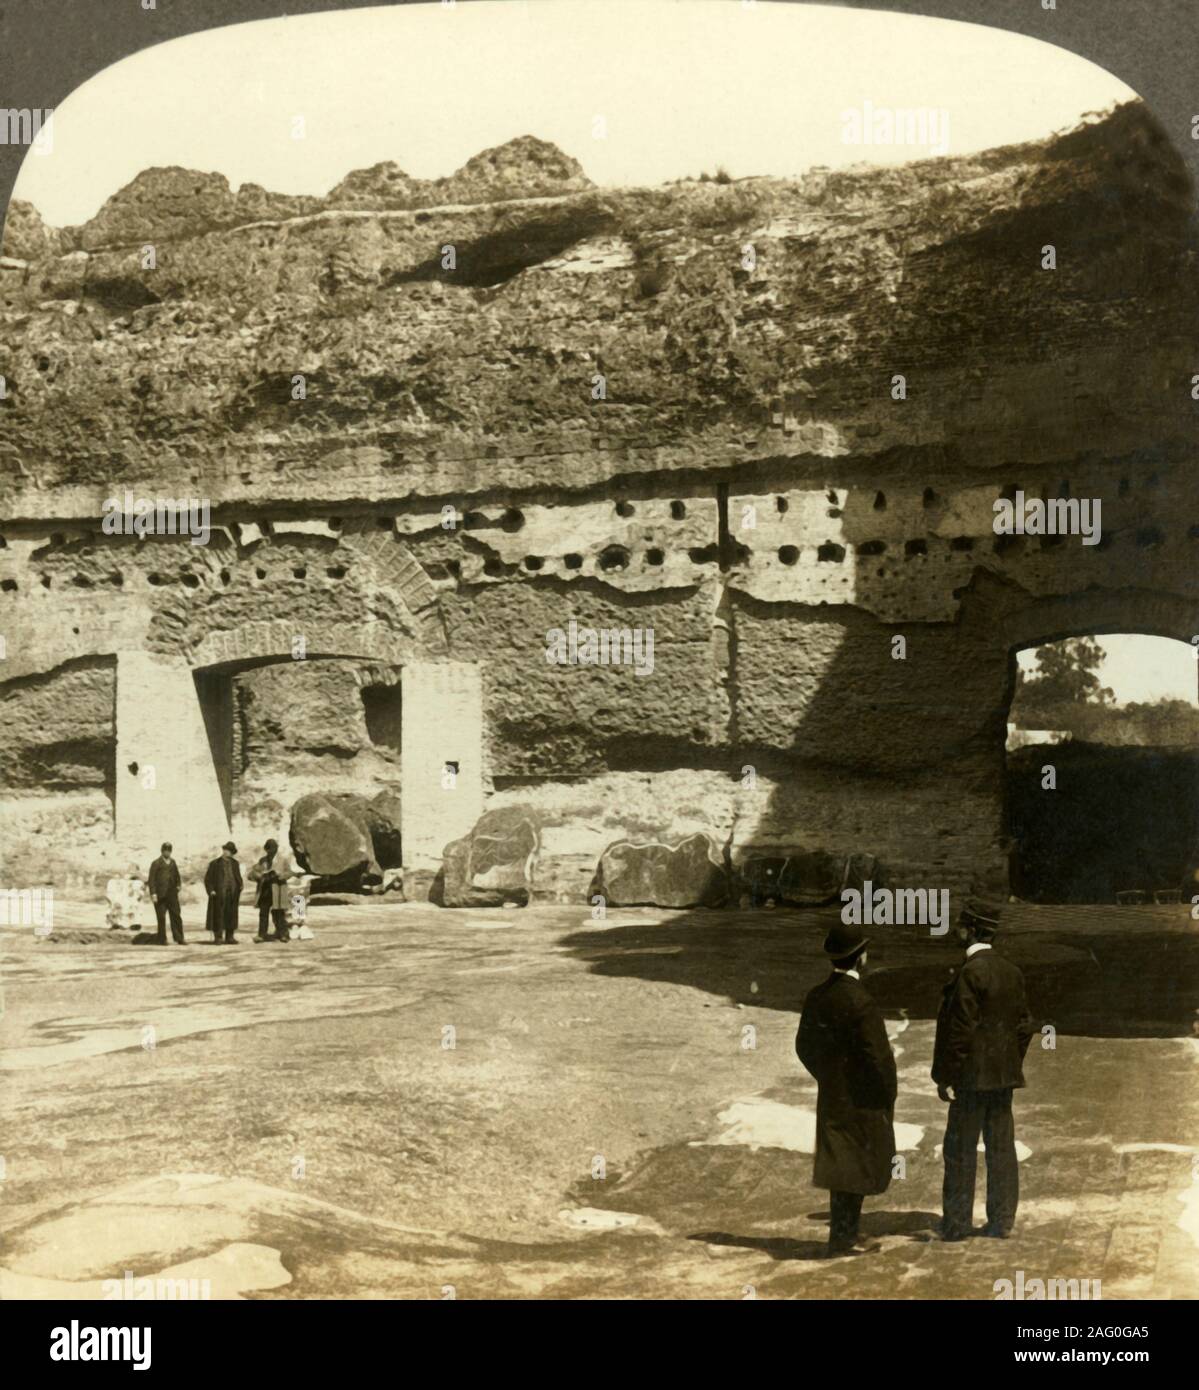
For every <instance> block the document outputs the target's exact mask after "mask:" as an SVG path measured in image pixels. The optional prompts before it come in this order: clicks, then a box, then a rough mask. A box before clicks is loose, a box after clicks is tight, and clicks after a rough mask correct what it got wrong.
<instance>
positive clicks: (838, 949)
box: [824, 922, 870, 960]
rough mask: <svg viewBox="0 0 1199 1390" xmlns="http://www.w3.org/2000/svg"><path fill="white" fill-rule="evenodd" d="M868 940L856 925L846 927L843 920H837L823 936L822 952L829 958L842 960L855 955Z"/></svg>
mask: <svg viewBox="0 0 1199 1390" xmlns="http://www.w3.org/2000/svg"><path fill="white" fill-rule="evenodd" d="M869 940H870V938H869V937H868V936H863V935H862V933H861V932H860V931H859V930H858V929H857V927H847V926H846V925H845V923H844V922H838V923H837V925H836V926H835V927H834V928H833V929H832V931H830V932H829V934H828V935H827V936H826V937H825V938H824V954H825V955H826V956H828V958H829V959H830V960H844V959H845V958H846V957H847V956H855V955H857V953H858V952H859V951H860V950H861V949H862V948H863V947H864V946H865V945H866V943H867V942H868V941H869Z"/></svg>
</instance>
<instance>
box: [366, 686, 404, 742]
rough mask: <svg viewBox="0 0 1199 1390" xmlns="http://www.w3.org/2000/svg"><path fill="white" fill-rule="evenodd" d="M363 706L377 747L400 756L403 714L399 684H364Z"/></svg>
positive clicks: (370, 733) (367, 726)
mask: <svg viewBox="0 0 1199 1390" xmlns="http://www.w3.org/2000/svg"><path fill="white" fill-rule="evenodd" d="M362 708H363V711H364V713H365V715H366V732H367V735H368V736H369V738H370V741H371V742H372V743H373V744H374V745H375V747H376V748H386V749H388V750H389V751H390V752H393V753H395V754H396V756H397V757H398V756H399V753H400V746H401V745H400V729H401V724H402V716H403V710H402V704H401V692H400V686H399V684H398V683H397V684H395V685H364V686H363V687H362Z"/></svg>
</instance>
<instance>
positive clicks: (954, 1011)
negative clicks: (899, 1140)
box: [932, 895, 1036, 1241]
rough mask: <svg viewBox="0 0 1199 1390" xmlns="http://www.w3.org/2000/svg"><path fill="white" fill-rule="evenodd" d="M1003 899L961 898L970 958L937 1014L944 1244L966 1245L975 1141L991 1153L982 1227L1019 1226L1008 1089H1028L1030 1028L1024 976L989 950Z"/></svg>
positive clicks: (993, 1230) (997, 1231) (986, 1231)
mask: <svg viewBox="0 0 1199 1390" xmlns="http://www.w3.org/2000/svg"><path fill="white" fill-rule="evenodd" d="M1002 910H1003V903H1002V899H1000V898H999V897H997V896H995V897H984V896H981V895H974V896H971V897H969V898H967V900H966V903H965V905H964V906H963V908H962V914H961V919H960V922H959V926H958V939H959V940H960V941H962V942H963V943H964V944H965V947H966V959H965V961H964V962H963V964H962V966H961V968H960V969H959V970H958V971H957V972H956V974H955V975H954V976H953V977H952V979H951V980H950V981H949V983H948V984H947V985H946V986H945V990H944V993H943V995H942V999H941V1007H940V1010H939V1011H938V1013H937V1036H936V1040H935V1042H934V1044H933V1069H932V1077H933V1080H934V1081H935V1082H936V1083H937V1095H938V1096H939V1097H940V1098H941V1099H942V1100H943V1101H948V1103H949V1118H948V1122H947V1123H946V1126H945V1144H944V1150H943V1152H944V1157H945V1180H944V1184H943V1187H942V1212H943V1216H942V1221H941V1239H942V1240H951V1241H957V1240H965V1239H966V1237H967V1236H969V1235H970V1234H971V1233H972V1231H973V1227H974V1178H975V1171H976V1169H977V1166H978V1137H979V1134H980V1133H981V1134H982V1139H983V1144H984V1145H985V1147H986V1152H987V1224H986V1226H985V1227H984V1228H983V1235H985V1236H995V1237H998V1238H1000V1239H1005V1238H1006V1237H1007V1236H1009V1235H1010V1234H1011V1231H1012V1227H1013V1225H1014V1224H1015V1221H1016V1206H1017V1203H1018V1201H1019V1195H1020V1177H1019V1172H1018V1169H1017V1165H1016V1130H1015V1124H1014V1121H1013V1119H1012V1091H1013V1089H1014V1088H1015V1087H1017V1086H1023V1085H1024V1070H1023V1063H1024V1054H1025V1053H1026V1052H1027V1051H1028V1044H1029V1042H1030V1041H1031V1039H1032V1035H1033V1033H1034V1032H1035V1031H1036V1030H1035V1028H1034V1027H1033V1021H1032V1016H1031V1015H1030V1014H1029V1012H1028V1004H1027V1002H1026V999H1025V995H1024V976H1023V975H1021V973H1020V971H1019V970H1018V969H1017V968H1016V966H1014V965H1013V964H1012V963H1011V961H1009V960H1005V959H1004V958H1003V957H1002V956H1001V955H999V954H998V952H996V951H995V950H994V949H993V946H992V943H993V941H994V939H995V933H996V932H997V931H998V930H999V918H1000V914H1001V912H1002Z"/></svg>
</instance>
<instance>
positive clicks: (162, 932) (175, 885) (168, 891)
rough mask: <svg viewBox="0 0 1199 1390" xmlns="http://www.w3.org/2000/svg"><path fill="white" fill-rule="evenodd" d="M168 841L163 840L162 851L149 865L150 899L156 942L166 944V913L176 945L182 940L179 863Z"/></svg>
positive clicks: (179, 944)
mask: <svg viewBox="0 0 1199 1390" xmlns="http://www.w3.org/2000/svg"><path fill="white" fill-rule="evenodd" d="M172 855H173V850H172V848H171V844H170V841H166V842H164V844H163V846H162V852H161V853H160V854H159V856H158V858H157V859H156V860H155V861H154V863H153V864H151V865H150V875H149V885H150V901H151V902H152V903H153V904H154V915H155V916H156V917H157V918H158V944H159V945H160V946H165V945H166V944H167V914H168V913H169V914H170V918H171V936H172V938H173V939H174V941H175V944H176V945H177V946H182V945H183V944H184V942H183V917H182V916H181V914H180V912H179V888H180V886H181V884H180V878H179V865H178V864H176V863H175V860H174V858H173V857H172Z"/></svg>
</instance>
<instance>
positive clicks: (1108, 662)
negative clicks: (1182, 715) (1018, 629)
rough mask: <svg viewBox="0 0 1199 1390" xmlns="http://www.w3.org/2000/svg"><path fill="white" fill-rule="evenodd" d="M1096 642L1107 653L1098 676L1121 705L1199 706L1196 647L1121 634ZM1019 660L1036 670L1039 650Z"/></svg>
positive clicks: (1021, 654) (1024, 653) (1029, 651)
mask: <svg viewBox="0 0 1199 1390" xmlns="http://www.w3.org/2000/svg"><path fill="white" fill-rule="evenodd" d="M1095 640H1096V641H1097V642H1098V643H1099V645H1100V646H1101V647H1102V648H1103V649H1104V651H1105V652H1106V653H1107V656H1106V659H1105V660H1104V661H1103V662H1102V664H1101V665H1100V667H1099V670H1098V672H1097V673H1096V674H1097V675H1098V676H1099V680H1100V682H1101V683H1102V684H1103V685H1106V686H1110V687H1111V689H1112V691H1113V693H1114V694H1115V697H1116V700H1117V702H1118V703H1119V704H1122V705H1123V704H1128V703H1130V702H1131V701H1133V700H1141V701H1146V700H1161V699H1172V700H1189V701H1190V702H1191V704H1196V703H1199V700H1197V699H1196V694H1197V691H1199V669H1197V667H1199V662H1197V661H1196V656H1195V652H1196V649H1195V647H1193V646H1190V645H1188V644H1187V643H1186V642H1179V641H1177V640H1176V639H1175V638H1173V637H1145V636H1142V635H1140V634H1137V633H1118V634H1116V635H1114V636H1111V637H1108V636H1103V637H1097V638H1096V639H1095ZM1016 659H1017V660H1018V661H1019V663H1020V665H1021V666H1022V667H1023V668H1024V669H1025V670H1026V671H1033V670H1035V668H1036V657H1035V649H1033V648H1028V649H1026V650H1024V651H1022V652H1018V653H1017V656H1016Z"/></svg>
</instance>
